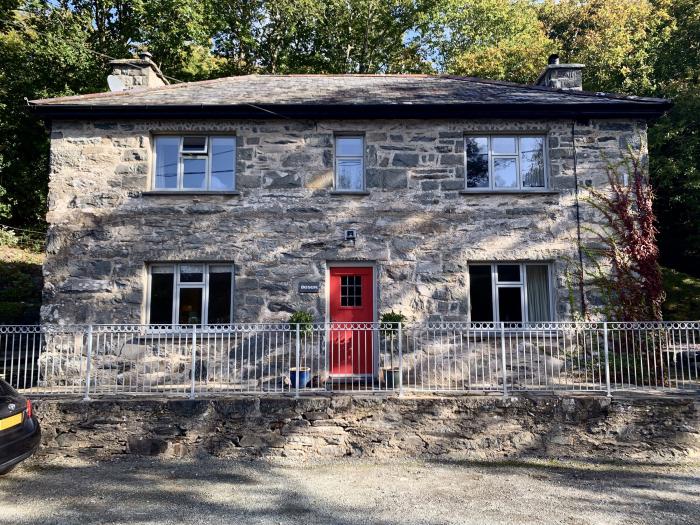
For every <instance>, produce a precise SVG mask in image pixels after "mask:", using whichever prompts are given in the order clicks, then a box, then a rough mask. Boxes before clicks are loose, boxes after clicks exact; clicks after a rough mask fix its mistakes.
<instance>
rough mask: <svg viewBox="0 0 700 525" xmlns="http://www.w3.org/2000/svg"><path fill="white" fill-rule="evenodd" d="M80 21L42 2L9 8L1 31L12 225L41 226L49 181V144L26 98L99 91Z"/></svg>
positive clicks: (96, 65) (3, 200) (5, 167)
mask: <svg viewBox="0 0 700 525" xmlns="http://www.w3.org/2000/svg"><path fill="white" fill-rule="evenodd" d="M83 24H84V20H83V19H82V18H81V17H80V16H78V15H76V14H74V13H72V12H70V11H65V10H59V9H53V8H50V7H48V6H47V5H46V4H44V3H43V2H35V3H31V4H30V5H27V6H26V9H25V10H24V11H14V16H13V17H12V18H8V20H7V22H6V26H5V30H4V31H3V32H2V33H0V63H1V64H2V68H0V186H1V187H3V188H4V190H5V193H4V195H2V196H0V206H2V205H4V206H9V207H10V210H11V216H12V217H11V222H12V223H13V224H15V225H34V224H41V223H43V220H44V215H45V201H46V192H47V184H48V143H47V140H46V132H45V130H44V128H43V125H42V124H41V123H40V122H38V121H37V120H36V118H35V117H34V115H32V113H31V112H30V110H29V109H28V107H27V103H26V102H25V97H26V98H29V99H33V98H42V97H49V96H61V95H70V94H74V93H79V92H85V91H99V90H101V89H102V86H103V85H104V83H105V80H104V79H105V75H106V71H105V69H104V67H103V63H102V61H101V60H100V59H99V58H97V57H95V55H93V54H91V53H89V52H88V50H87V45H88V43H87V35H86V34H85V33H84V32H83V31H82V27H83Z"/></svg>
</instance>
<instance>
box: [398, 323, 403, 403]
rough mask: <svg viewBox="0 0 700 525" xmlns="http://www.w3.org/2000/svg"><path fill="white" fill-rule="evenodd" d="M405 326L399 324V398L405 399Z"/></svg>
mask: <svg viewBox="0 0 700 525" xmlns="http://www.w3.org/2000/svg"><path fill="white" fill-rule="evenodd" d="M402 328H403V326H402V323H399V397H403V330H402Z"/></svg>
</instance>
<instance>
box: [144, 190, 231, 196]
mask: <svg viewBox="0 0 700 525" xmlns="http://www.w3.org/2000/svg"><path fill="white" fill-rule="evenodd" d="M240 194H241V192H240V191H236V190H230V191H216V190H214V191H203V190H151V191H143V192H141V195H143V196H144V197H157V196H163V195H171V196H183V197H185V196H192V195H202V196H204V195H232V196H235V195H240Z"/></svg>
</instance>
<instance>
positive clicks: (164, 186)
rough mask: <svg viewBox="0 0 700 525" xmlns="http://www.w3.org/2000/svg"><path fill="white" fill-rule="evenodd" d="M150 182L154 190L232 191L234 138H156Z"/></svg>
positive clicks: (234, 173) (234, 172) (190, 136)
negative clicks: (153, 171)
mask: <svg viewBox="0 0 700 525" xmlns="http://www.w3.org/2000/svg"><path fill="white" fill-rule="evenodd" d="M153 181H154V189H156V190H173V191H178V190H183V191H188V190H189V191H197V190H199V191H232V190H234V189H235V188H236V137H233V136H206V135H185V136H181V137H177V136H160V137H156V138H155V176H154V178H153Z"/></svg>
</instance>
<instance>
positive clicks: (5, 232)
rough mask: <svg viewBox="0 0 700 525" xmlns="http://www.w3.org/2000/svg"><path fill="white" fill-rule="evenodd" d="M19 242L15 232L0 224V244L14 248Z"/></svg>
mask: <svg viewBox="0 0 700 525" xmlns="http://www.w3.org/2000/svg"><path fill="white" fill-rule="evenodd" d="M18 243H19V239H18V238H17V235H15V232H13V231H12V230H10V229H8V228H4V227H2V226H0V246H8V247H10V248H14V247H15V246H17V244H18Z"/></svg>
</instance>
